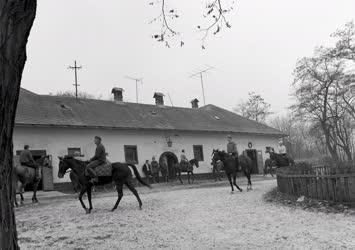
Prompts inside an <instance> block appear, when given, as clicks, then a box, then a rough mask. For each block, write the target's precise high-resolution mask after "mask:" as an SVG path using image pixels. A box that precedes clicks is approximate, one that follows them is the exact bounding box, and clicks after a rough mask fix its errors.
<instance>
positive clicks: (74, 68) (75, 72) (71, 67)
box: [68, 61, 82, 99]
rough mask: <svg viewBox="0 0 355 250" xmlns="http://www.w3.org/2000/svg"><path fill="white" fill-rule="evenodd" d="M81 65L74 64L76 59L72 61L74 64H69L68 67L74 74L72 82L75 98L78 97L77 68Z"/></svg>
mask: <svg viewBox="0 0 355 250" xmlns="http://www.w3.org/2000/svg"><path fill="white" fill-rule="evenodd" d="M81 68H82V66H76V61H74V66H69V67H68V69H72V70H74V75H75V83H74V84H73V85H74V86H75V98H76V99H78V86H80V85H79V84H78V73H77V71H78V69H81Z"/></svg>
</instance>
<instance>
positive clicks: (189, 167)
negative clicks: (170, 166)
mask: <svg viewBox="0 0 355 250" xmlns="http://www.w3.org/2000/svg"><path fill="white" fill-rule="evenodd" d="M194 166H196V167H197V168H198V167H199V165H198V160H196V159H192V160H190V161H189V162H188V163H181V162H180V163H176V164H175V172H176V178H179V180H180V183H181V184H183V182H182V179H181V172H186V173H187V180H188V182H189V184H191V183H190V178H191V176H192V183H194V181H195V175H194Z"/></svg>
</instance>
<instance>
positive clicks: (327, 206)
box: [263, 187, 355, 216]
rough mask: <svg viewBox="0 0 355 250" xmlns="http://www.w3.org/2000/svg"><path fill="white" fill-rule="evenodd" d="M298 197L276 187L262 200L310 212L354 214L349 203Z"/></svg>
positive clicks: (354, 209)
mask: <svg viewBox="0 0 355 250" xmlns="http://www.w3.org/2000/svg"><path fill="white" fill-rule="evenodd" d="M298 199H299V197H296V196H293V195H289V194H284V193H281V192H279V191H278V189H277V187H275V188H273V189H271V190H270V191H269V192H267V193H266V194H264V196H263V200H264V201H265V202H266V203H273V204H276V205H279V206H287V207H290V208H294V209H303V210H306V211H311V212H323V213H343V214H346V215H351V216H355V207H354V205H353V206H350V205H344V204H339V203H335V202H329V201H320V200H316V199H311V198H307V197H304V199H303V200H302V201H299V200H298Z"/></svg>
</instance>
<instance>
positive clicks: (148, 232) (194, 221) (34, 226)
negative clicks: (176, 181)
mask: <svg viewBox="0 0 355 250" xmlns="http://www.w3.org/2000/svg"><path fill="white" fill-rule="evenodd" d="M275 185H276V182H275V180H266V181H258V182H255V184H254V190H253V191H250V192H242V193H239V192H235V193H234V194H231V192H230V187H229V186H228V185H227V183H226V185H225V186H223V187H212V188H201V189H184V190H175V191H163V192H146V193H142V194H141V198H142V201H143V210H139V209H138V203H137V201H136V199H135V197H134V196H132V195H127V194H128V193H129V191H128V190H125V192H124V193H125V196H124V197H123V199H122V201H121V204H120V205H119V207H118V209H117V210H116V211H115V212H113V213H112V212H110V211H109V210H110V209H111V208H112V206H113V205H114V202H115V200H116V196H112V197H94V199H93V205H94V210H93V212H92V214H90V215H86V214H85V211H84V210H83V209H82V208H81V206H80V204H79V202H78V201H77V200H73V199H61V200H58V201H55V202H52V203H50V204H41V205H28V206H25V207H21V208H19V209H17V210H16V218H17V226H18V234H19V242H20V247H21V249H100V250H101V249H342V248H348V249H355V237H354V235H355V217H354V216H349V215H344V214H325V213H320V212H319V213H316V212H308V211H304V210H301V209H292V208H289V207H282V206H277V205H274V204H272V203H271V204H270V203H265V202H264V201H263V199H262V196H263V194H264V193H266V192H267V191H268V190H270V189H272V188H273V187H275ZM242 187H243V188H245V185H242ZM140 190H141V189H140Z"/></svg>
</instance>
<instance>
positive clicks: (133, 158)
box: [124, 145, 138, 164]
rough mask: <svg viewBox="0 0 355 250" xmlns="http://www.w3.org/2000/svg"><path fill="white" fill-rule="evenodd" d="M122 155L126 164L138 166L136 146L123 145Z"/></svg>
mask: <svg viewBox="0 0 355 250" xmlns="http://www.w3.org/2000/svg"><path fill="white" fill-rule="evenodd" d="M124 155H125V160H126V162H127V163H131V164H138V152H137V146H133V145H125V146H124Z"/></svg>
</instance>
